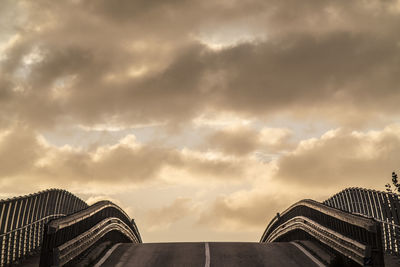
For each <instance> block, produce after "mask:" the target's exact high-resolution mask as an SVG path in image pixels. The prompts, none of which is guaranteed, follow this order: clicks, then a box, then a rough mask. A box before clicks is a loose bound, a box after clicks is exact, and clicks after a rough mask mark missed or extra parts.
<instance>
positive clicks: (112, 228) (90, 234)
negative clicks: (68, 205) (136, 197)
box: [40, 201, 142, 266]
mask: <svg viewBox="0 0 400 267" xmlns="http://www.w3.org/2000/svg"><path fill="white" fill-rule="evenodd" d="M46 227H47V229H46V231H45V234H44V240H43V247H42V252H41V257H40V266H63V265H65V264H68V265H74V264H76V263H78V262H79V260H80V257H82V256H83V255H86V254H87V253H89V252H90V251H91V250H92V249H94V248H96V247H97V245H99V244H100V243H102V242H105V241H110V242H111V243H116V242H131V243H141V242H142V240H141V237H140V234H139V231H138V229H137V227H136V224H135V223H134V221H133V220H131V219H130V218H129V216H128V215H127V214H126V213H125V212H124V211H123V210H122V209H121V208H120V207H118V206H117V205H115V204H114V203H112V202H110V201H100V202H97V203H95V204H93V205H92V206H90V207H88V208H87V209H84V210H81V211H79V212H76V213H74V214H71V215H69V216H66V217H63V218H59V219H56V220H53V221H51V222H49V223H48V224H47V226H46Z"/></svg>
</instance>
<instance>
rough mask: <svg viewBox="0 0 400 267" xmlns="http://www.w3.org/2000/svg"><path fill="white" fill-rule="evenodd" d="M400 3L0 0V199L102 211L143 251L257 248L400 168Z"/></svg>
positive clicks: (379, 186) (377, 184) (342, 0)
mask: <svg viewBox="0 0 400 267" xmlns="http://www.w3.org/2000/svg"><path fill="white" fill-rule="evenodd" d="M399 28H400V1H399V0H385V1H382V0H350V1H349V0H323V1H322V0H303V1H295V0H219V1H215V0H203V1H192V0H162V1H161V0H151V1H149V0H118V1H108V0H63V1H52V0H19V1H15V0H0V159H1V161H0V198H8V197H11V196H17V195H23V194H29V193H33V192H37V191H39V190H44V189H47V188H63V189H66V190H68V191H70V192H72V193H73V194H75V195H77V196H79V197H81V198H82V199H83V200H85V201H87V202H88V203H95V202H96V201H98V200H102V199H109V200H111V201H114V202H115V203H116V204H118V205H120V206H121V207H122V208H123V209H124V210H126V211H127V213H128V214H129V215H130V216H131V217H132V218H134V219H135V221H136V223H137V225H138V227H139V230H140V232H141V235H142V238H143V240H144V242H170V241H255V242H257V241H259V239H260V237H261V235H262V233H263V231H264V229H265V227H266V226H267V224H268V222H269V221H270V220H271V219H272V218H273V216H274V215H275V214H276V213H277V212H280V211H282V210H284V209H286V208H287V207H288V206H290V205H291V204H293V203H294V202H296V201H298V200H301V199H304V198H311V199H314V200H318V201H323V200H325V199H327V198H328V197H329V196H331V195H333V194H334V193H336V192H339V191H340V190H342V189H344V188H346V187H365V188H371V189H377V190H384V185H385V184H386V183H388V182H390V180H391V172H392V171H397V170H399V169H400V162H399V159H400V108H399V103H400V88H399V86H400V37H399Z"/></svg>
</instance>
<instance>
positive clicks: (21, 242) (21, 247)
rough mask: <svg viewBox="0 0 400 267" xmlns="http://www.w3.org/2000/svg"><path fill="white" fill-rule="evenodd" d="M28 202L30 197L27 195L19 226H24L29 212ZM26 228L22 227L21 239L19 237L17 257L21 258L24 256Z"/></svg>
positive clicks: (23, 202)
mask: <svg viewBox="0 0 400 267" xmlns="http://www.w3.org/2000/svg"><path fill="white" fill-rule="evenodd" d="M27 203H28V198H27V197H25V198H23V199H22V208H21V216H20V217H19V221H18V227H24V226H25V224H24V221H25V217H26V213H27ZM25 232H26V229H25V228H22V229H21V231H20V233H19V239H18V244H19V245H18V251H17V258H18V259H20V258H22V257H23V256H24V236H25Z"/></svg>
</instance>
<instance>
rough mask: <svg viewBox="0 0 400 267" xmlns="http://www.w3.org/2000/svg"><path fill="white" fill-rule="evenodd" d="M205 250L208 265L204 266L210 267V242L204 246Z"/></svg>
mask: <svg viewBox="0 0 400 267" xmlns="http://www.w3.org/2000/svg"><path fill="white" fill-rule="evenodd" d="M204 247H205V250H206V263H205V264H204V267H210V246H209V245H208V242H207V243H205V244H204Z"/></svg>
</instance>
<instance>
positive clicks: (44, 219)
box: [0, 213, 65, 237]
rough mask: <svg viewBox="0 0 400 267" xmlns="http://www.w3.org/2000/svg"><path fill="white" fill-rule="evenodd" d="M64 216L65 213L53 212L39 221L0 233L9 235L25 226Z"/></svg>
mask: <svg viewBox="0 0 400 267" xmlns="http://www.w3.org/2000/svg"><path fill="white" fill-rule="evenodd" d="M62 216H65V214H64V213H60V214H53V215H49V216H46V217H44V218H42V219H40V220H37V221H34V222H32V223H30V224H27V225H24V226H22V227H19V228H16V229H14V230H11V231H9V232H7V233H5V234H0V237H3V236H7V235H8V234H10V233H13V232H17V231H20V230H22V229H24V228H27V227H29V226H32V225H35V224H37V223H39V222H42V221H46V220H47V221H48V219H51V218H59V217H62Z"/></svg>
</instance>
